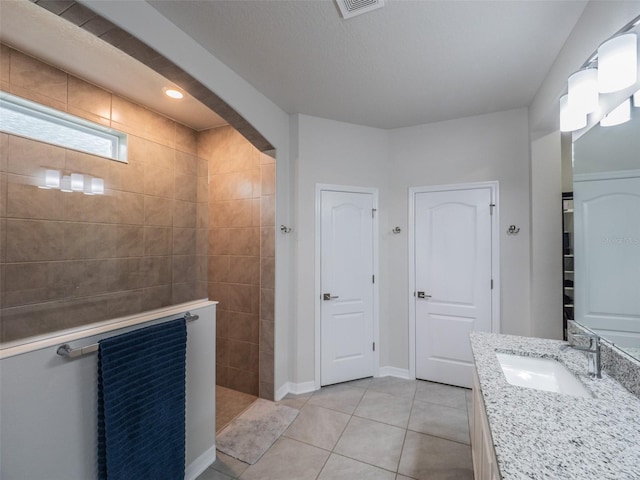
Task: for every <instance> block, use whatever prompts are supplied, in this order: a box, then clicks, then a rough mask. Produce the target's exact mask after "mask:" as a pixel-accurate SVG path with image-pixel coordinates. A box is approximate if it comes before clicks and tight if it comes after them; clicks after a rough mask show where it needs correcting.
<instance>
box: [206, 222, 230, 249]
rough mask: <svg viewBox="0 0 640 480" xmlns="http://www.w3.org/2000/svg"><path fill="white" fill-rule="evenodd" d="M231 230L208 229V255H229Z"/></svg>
mask: <svg viewBox="0 0 640 480" xmlns="http://www.w3.org/2000/svg"><path fill="white" fill-rule="evenodd" d="M230 234H231V230H230V229H229V228H212V229H210V230H209V255H229V254H230V253H231V236H230Z"/></svg>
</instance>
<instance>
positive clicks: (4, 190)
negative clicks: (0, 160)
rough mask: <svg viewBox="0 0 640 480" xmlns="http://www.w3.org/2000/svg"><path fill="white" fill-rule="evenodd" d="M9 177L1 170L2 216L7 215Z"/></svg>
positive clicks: (0, 213)
mask: <svg viewBox="0 0 640 480" xmlns="http://www.w3.org/2000/svg"><path fill="white" fill-rule="evenodd" d="M7 177H8V175H7V174H6V173H2V172H0V217H6V216H7ZM0 240H1V239H0Z"/></svg>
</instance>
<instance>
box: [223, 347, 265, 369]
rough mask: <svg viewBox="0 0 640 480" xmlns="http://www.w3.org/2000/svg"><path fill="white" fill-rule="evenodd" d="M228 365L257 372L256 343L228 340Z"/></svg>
mask: <svg viewBox="0 0 640 480" xmlns="http://www.w3.org/2000/svg"><path fill="white" fill-rule="evenodd" d="M228 344H229V366H230V367H232V368H237V369H239V370H245V371H248V372H253V373H257V372H258V360H259V357H258V345H256V344H253V343H247V342H239V341H237V340H232V339H229V340H228Z"/></svg>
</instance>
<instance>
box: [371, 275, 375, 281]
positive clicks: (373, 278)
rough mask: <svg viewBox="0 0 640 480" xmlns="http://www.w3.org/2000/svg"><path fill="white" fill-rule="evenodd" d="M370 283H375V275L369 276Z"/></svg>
mask: <svg viewBox="0 0 640 480" xmlns="http://www.w3.org/2000/svg"><path fill="white" fill-rule="evenodd" d="M371 283H376V276H375V275H371Z"/></svg>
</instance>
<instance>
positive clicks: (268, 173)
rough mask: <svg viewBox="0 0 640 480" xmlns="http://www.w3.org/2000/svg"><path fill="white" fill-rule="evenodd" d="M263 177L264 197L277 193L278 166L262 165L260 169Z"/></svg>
mask: <svg viewBox="0 0 640 480" xmlns="http://www.w3.org/2000/svg"><path fill="white" fill-rule="evenodd" d="M260 172H261V177H262V182H261V185H262V195H273V194H275V192H276V166H275V164H270V165H262V166H261V167H260Z"/></svg>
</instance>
